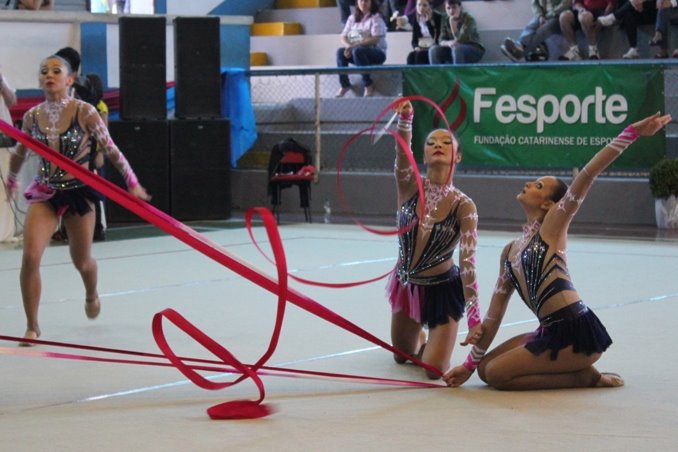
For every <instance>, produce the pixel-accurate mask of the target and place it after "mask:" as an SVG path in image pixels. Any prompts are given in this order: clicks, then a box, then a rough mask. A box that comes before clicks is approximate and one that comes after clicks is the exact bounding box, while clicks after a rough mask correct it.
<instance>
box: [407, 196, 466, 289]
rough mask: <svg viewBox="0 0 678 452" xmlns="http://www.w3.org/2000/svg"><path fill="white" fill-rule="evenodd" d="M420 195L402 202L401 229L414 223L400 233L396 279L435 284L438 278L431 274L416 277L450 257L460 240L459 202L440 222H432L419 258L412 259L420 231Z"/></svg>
mask: <svg viewBox="0 0 678 452" xmlns="http://www.w3.org/2000/svg"><path fill="white" fill-rule="evenodd" d="M418 199H419V196H418V194H415V195H414V196H412V197H411V198H410V199H409V200H408V201H406V202H405V203H403V205H402V207H401V208H400V211H399V215H398V223H399V227H400V228H401V229H405V228H407V227H408V226H411V225H414V227H410V228H409V229H408V230H406V232H405V233H403V234H400V236H399V245H400V246H399V247H398V253H399V259H398V269H397V272H398V279H400V282H401V283H402V284H408V283H409V282H413V283H416V284H424V285H426V284H435V283H436V282H439V281H440V279H436V278H435V277H434V278H431V277H417V275H418V274H420V273H422V272H424V271H426V270H428V269H430V268H433V267H435V266H436V265H439V264H441V263H443V262H445V261H446V260H448V259H450V258H451V257H452V253H453V252H454V248H455V247H456V246H457V243H458V242H459V238H460V234H459V231H460V229H461V227H460V225H459V222H458V220H457V209H459V205H460V203H458V204H457V205H456V206H455V207H454V209H453V210H452V211H450V213H449V215H447V217H445V219H443V220H442V221H440V222H437V223H434V224H433V227H432V229H431V232H430V234H429V236H428V239H427V241H426V244H425V245H424V249H423V250H422V252H421V255H420V256H419V259H418V260H417V261H416V262H414V253H415V247H416V244H417V234H418V231H419V218H418V216H417V205H418V204H419V203H418Z"/></svg>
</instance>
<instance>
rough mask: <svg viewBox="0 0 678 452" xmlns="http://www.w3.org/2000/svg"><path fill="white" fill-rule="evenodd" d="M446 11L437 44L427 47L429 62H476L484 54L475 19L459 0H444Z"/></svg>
mask: <svg viewBox="0 0 678 452" xmlns="http://www.w3.org/2000/svg"><path fill="white" fill-rule="evenodd" d="M445 12H446V13H447V14H446V15H445V16H444V17H443V19H442V23H441V26H440V38H439V39H438V45H435V46H433V47H431V49H429V59H430V61H431V64H450V63H452V64H464V63H477V62H478V61H480V59H481V58H482V57H483V55H484V54H485V48H484V47H483V46H482V45H481V44H480V34H479V33H478V27H477V25H476V19H475V18H474V17H473V16H472V15H471V14H470V13H468V12H466V11H464V10H463V8H462V6H461V0H445Z"/></svg>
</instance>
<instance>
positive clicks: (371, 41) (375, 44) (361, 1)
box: [336, 0, 386, 97]
mask: <svg viewBox="0 0 678 452" xmlns="http://www.w3.org/2000/svg"><path fill="white" fill-rule="evenodd" d="M379 7H380V4H379V1H378V0H357V4H356V10H355V13H353V14H351V15H350V16H349V17H348V20H347V21H346V25H345V26H344V30H343V31H342V32H341V36H340V37H341V43H342V45H343V47H340V48H339V49H337V66H339V67H348V65H349V63H352V64H354V65H356V66H374V65H377V64H383V63H384V61H386V23H385V22H384V18H383V16H382V15H381V13H380V12H379ZM362 77H363V86H364V88H365V91H364V96H365V97H369V96H373V95H374V83H373V82H372V78H371V77H370V74H368V73H364V74H363V75H362ZM339 83H341V88H339V91H337V94H336V97H344V96H345V95H346V93H347V92H348V91H349V90H350V89H351V81H350V80H349V78H348V74H346V73H343V74H341V75H339Z"/></svg>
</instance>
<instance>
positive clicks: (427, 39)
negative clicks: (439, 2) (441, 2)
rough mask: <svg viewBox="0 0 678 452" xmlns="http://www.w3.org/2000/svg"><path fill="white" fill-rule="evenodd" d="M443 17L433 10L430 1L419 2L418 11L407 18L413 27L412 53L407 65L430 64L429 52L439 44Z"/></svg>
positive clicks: (421, 0)
mask: <svg viewBox="0 0 678 452" xmlns="http://www.w3.org/2000/svg"><path fill="white" fill-rule="evenodd" d="M441 19H442V15H441V14H440V13H439V12H438V11H434V10H433V9H432V8H431V2H430V0H417V10H416V12H415V13H414V14H411V15H409V16H407V20H408V21H409V23H410V25H412V49H413V50H412V51H411V52H410V53H409V55H407V64H429V59H428V50H429V49H430V48H431V47H433V46H434V45H435V44H437V43H438V36H439V35H440V23H441Z"/></svg>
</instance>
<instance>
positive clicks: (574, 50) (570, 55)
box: [558, 46, 581, 61]
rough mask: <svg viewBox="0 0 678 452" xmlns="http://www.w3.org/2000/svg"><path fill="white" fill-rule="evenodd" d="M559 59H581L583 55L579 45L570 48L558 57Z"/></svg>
mask: <svg viewBox="0 0 678 452" xmlns="http://www.w3.org/2000/svg"><path fill="white" fill-rule="evenodd" d="M558 59H559V60H562V61H567V60H569V61H576V60H581V55H580V54H579V47H577V46H572V47H570V49H569V50H568V51H567V52H565V53H564V54H563V55H561V56H560V57H558Z"/></svg>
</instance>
